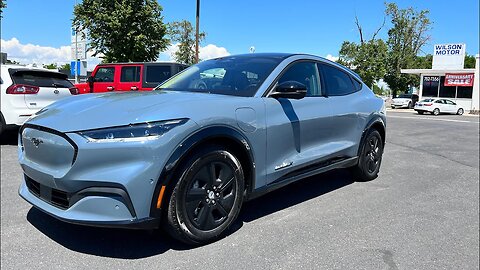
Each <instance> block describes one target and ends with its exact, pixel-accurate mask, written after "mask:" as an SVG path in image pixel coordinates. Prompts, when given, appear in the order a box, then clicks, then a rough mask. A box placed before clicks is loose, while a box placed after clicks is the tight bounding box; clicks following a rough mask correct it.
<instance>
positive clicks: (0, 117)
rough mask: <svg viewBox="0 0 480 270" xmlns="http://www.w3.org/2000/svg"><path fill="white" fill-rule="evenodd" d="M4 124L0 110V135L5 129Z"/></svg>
mask: <svg viewBox="0 0 480 270" xmlns="http://www.w3.org/2000/svg"><path fill="white" fill-rule="evenodd" d="M5 127H6V124H5V120H4V118H3V114H2V113H1V112H0V135H2V133H3V131H4V130H5Z"/></svg>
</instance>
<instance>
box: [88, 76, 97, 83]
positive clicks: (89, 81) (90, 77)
mask: <svg viewBox="0 0 480 270" xmlns="http://www.w3.org/2000/svg"><path fill="white" fill-rule="evenodd" d="M94 81H95V79H93V77H92V76H89V77H88V78H87V82H88V83H89V84H92V83H93V82H94Z"/></svg>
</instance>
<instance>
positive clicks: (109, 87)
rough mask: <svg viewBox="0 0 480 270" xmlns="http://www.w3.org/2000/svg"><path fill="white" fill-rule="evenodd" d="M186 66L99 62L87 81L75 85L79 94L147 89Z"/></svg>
mask: <svg viewBox="0 0 480 270" xmlns="http://www.w3.org/2000/svg"><path fill="white" fill-rule="evenodd" d="M187 67H188V66H186V65H183V64H179V63H162V62H151V63H114V64H99V65H97V66H96V67H95V69H94V70H93V72H92V76H90V77H88V78H87V82H85V83H79V84H76V85H75V86H76V87H77V88H78V89H79V91H80V94H86V93H99V92H110V91H148V90H152V89H153V88H155V87H156V86H157V85H159V84H160V83H162V82H164V81H165V80H166V79H168V78H170V77H172V76H173V75H174V74H177V73H178V72H180V71H182V70H184V69H185V68H187Z"/></svg>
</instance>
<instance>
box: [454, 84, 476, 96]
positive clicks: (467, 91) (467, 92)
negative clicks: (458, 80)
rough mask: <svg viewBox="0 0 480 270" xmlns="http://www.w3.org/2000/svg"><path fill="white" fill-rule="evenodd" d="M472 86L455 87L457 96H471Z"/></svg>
mask: <svg viewBox="0 0 480 270" xmlns="http://www.w3.org/2000/svg"><path fill="white" fill-rule="evenodd" d="M472 93H473V86H459V87H458V88H457V98H472Z"/></svg>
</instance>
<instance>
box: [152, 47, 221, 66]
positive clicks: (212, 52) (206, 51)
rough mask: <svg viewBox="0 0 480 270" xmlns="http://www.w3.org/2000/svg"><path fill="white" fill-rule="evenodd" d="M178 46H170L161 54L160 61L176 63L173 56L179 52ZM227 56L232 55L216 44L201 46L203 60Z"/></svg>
mask: <svg viewBox="0 0 480 270" xmlns="http://www.w3.org/2000/svg"><path fill="white" fill-rule="evenodd" d="M178 44H179V43H176V44H173V45H170V46H168V47H167V49H166V50H165V51H164V52H162V53H160V57H159V60H160V61H166V62H173V61H174V60H173V55H174V54H175V52H176V51H178ZM227 55H230V53H229V52H228V51H227V49H226V48H224V47H218V46H217V45H215V44H208V45H207V46H205V47H202V46H200V52H199V55H198V56H199V57H200V59H202V60H208V59H212V58H217V57H222V56H227Z"/></svg>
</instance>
